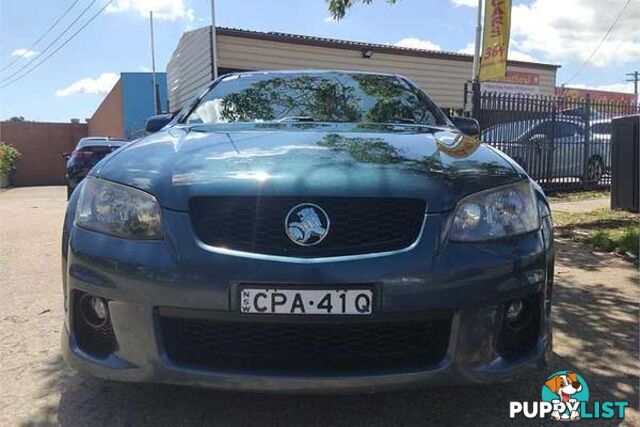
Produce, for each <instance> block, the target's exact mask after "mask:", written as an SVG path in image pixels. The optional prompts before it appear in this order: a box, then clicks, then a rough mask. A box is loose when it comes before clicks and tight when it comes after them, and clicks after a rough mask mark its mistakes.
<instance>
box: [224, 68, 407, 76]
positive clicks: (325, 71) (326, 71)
mask: <svg viewBox="0 0 640 427" xmlns="http://www.w3.org/2000/svg"><path fill="white" fill-rule="evenodd" d="M330 73H343V74H368V75H373V76H388V77H401V78H405V77H404V76H402V75H400V74H393V73H385V72H381V71H363V70H341V69H317V70H316V69H300V70H296V69H293V70H258V71H238V72H235V73H229V74H225V75H223V76H221V78H224V77H229V76H251V75H269V74H273V75H279V74H330Z"/></svg>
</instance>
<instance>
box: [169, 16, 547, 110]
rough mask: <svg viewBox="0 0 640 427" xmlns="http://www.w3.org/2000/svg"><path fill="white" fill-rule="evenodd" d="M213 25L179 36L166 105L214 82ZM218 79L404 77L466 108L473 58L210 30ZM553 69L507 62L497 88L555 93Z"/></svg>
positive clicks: (443, 103) (176, 104)
mask: <svg viewBox="0 0 640 427" xmlns="http://www.w3.org/2000/svg"><path fill="white" fill-rule="evenodd" d="M211 35H212V33H211V26H208V27H203V28H199V29H196V30H193V31H188V32H186V33H184V34H183V35H182V37H181V38H180V41H179V43H178V46H177V47H176V50H175V51H174V52H173V55H172V57H171V60H170V61H169V63H168V65H167V79H168V84H169V88H168V89H169V108H170V111H177V110H179V109H180V108H182V107H184V106H185V105H186V104H187V103H188V102H189V101H190V100H192V99H193V98H194V97H196V96H198V95H200V93H201V92H202V90H203V89H204V88H205V87H206V86H207V84H208V83H210V82H211V80H212V79H213V67H212V64H213V62H212V57H213V55H212V46H213V44H212V37H211ZM216 38H217V49H218V52H217V58H218V71H219V74H225V73H229V72H236V71H253V70H265V69H272V70H278V69H309V68H311V69H342V70H349V69H350V70H365V71H381V72H388V73H394V74H402V75H404V76H406V77H408V78H409V79H411V80H412V81H414V82H415V83H416V84H417V85H418V86H420V87H421V88H422V89H424V90H425V91H426V92H427V93H429V95H430V96H431V98H432V99H433V100H434V101H435V102H436V103H437V104H438V105H439V106H440V107H443V108H454V109H459V108H462V107H463V106H464V99H465V94H464V85H465V83H466V82H467V81H469V79H470V77H471V74H472V64H473V57H472V56H471V55H466V54H460V53H452V52H442V51H429V50H422V49H411V48H402V47H396V46H389V45H381V44H373V43H363V42H354V41H346V40H336V39H328V38H322V37H311V36H302V35H296V34H287V33H277V32H259V31H247V30H239V29H233V28H221V27H218V28H217V29H216ZM558 68H559V67H558V66H557V65H550V64H541V63H532V62H520V61H509V64H508V75H507V79H506V80H505V81H503V82H496V83H497V87H498V88H500V89H496V88H492V87H491V85H487V87H486V90H492V89H493V90H504V89H505V88H506V89H508V90H510V91H522V92H524V93H537V94H541V95H553V94H554V91H555V86H556V71H557V69H558Z"/></svg>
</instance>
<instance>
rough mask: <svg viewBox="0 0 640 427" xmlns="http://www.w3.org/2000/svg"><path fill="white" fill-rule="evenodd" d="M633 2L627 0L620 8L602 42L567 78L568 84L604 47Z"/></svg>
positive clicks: (566, 83)
mask: <svg viewBox="0 0 640 427" xmlns="http://www.w3.org/2000/svg"><path fill="white" fill-rule="evenodd" d="M630 3H631V0H627V2H626V3H625V4H624V6H623V7H622V10H620V13H619V14H618V16H617V17H616V19H615V20H614V21H613V23H612V24H611V26H610V27H609V29H608V30H607V32H606V33H604V36H602V38H601V39H600V42H599V43H598V45H597V46H596V48H595V49H594V50H593V52H591V55H589V58H587V60H586V61H584V63H583V64H582V65H581V66H580V68H578V70H577V71H576V72H575V73H574V74H573V76H571V78H570V79H569V80H567V81H566V82H565V83H564V84H565V85H568V84H569V83H571V81H572V80H573V79H575V78H576V77H578V74H580V73H581V72H582V70H583V69H584V67H586V66H587V64H588V63H589V62H591V60H592V59H593V57H594V56H595V54H596V53H598V50H600V48H601V47H602V45H603V44H604V42H605V40H606V39H607V37H609V34H611V32H612V31H613V29H614V28H615V26H616V25H618V21H620V18H621V17H622V14H623V13H624V11H625V10H626V9H627V6H629V4H630Z"/></svg>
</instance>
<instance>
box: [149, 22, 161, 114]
mask: <svg viewBox="0 0 640 427" xmlns="http://www.w3.org/2000/svg"><path fill="white" fill-rule="evenodd" d="M149 30H150V31H151V76H152V79H153V111H155V113H156V114H160V108H159V105H158V104H159V102H158V101H159V100H158V89H157V88H158V84H157V83H156V53H155V48H154V45H153V11H151V10H150V11H149Z"/></svg>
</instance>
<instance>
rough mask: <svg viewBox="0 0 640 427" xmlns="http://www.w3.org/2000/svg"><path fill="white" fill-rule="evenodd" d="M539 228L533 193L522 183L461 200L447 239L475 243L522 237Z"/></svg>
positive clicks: (528, 185) (528, 184) (525, 183)
mask: <svg viewBox="0 0 640 427" xmlns="http://www.w3.org/2000/svg"><path fill="white" fill-rule="evenodd" d="M539 227H540V219H539V215H538V206H537V202H536V198H535V194H534V192H533V189H532V188H531V184H530V183H529V182H526V181H525V182H521V183H518V184H513V185H508V186H505V187H500V188H494V189H491V190H487V191H482V192H480V193H476V194H472V195H470V196H467V197H465V198H464V199H462V200H461V201H460V202H459V203H458V205H457V206H456V210H455V213H454V215H453V220H452V221H451V229H450V231H449V240H452V241H458V242H479V241H484V240H492V239H499V238H501V237H508V236H515V235H518V234H524V233H528V232H531V231H533V230H536V229H538V228H539Z"/></svg>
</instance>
